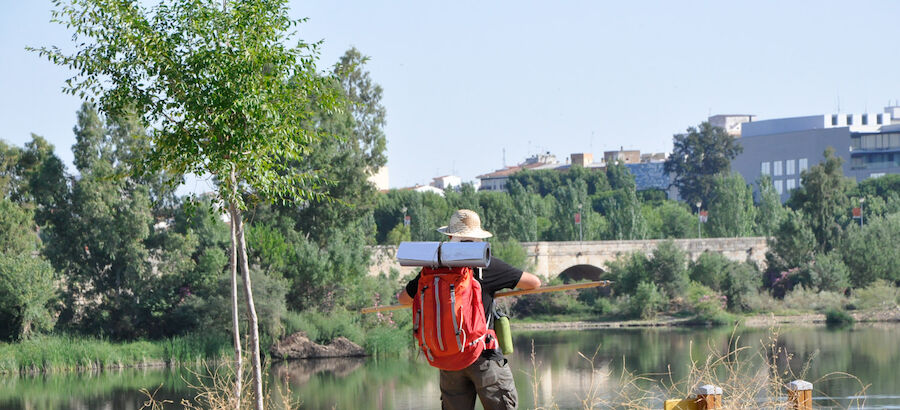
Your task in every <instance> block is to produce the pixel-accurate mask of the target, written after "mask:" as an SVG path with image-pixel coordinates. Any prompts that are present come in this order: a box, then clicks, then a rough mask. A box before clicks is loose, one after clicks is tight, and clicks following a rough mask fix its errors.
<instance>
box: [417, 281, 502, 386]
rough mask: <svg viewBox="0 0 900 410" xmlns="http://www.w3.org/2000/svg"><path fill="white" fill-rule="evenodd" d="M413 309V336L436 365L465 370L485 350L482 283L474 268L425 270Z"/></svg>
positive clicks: (445, 368) (429, 361) (442, 367)
mask: <svg viewBox="0 0 900 410" xmlns="http://www.w3.org/2000/svg"><path fill="white" fill-rule="evenodd" d="M412 308H413V333H414V334H415V337H416V339H417V340H418V341H419V346H420V347H421V349H422V352H423V353H424V354H425V358H426V359H427V360H428V363H429V364H431V365H432V366H434V367H437V368H439V369H443V370H460V369H464V368H466V367H467V366H469V365H470V364H472V363H474V362H475V360H476V359H477V358H478V356H479V355H480V354H481V352H482V351H483V350H484V338H485V335H486V334H487V323H486V320H485V313H484V306H483V305H482V300H481V284H480V283H479V282H478V281H477V280H475V278H474V277H473V271H472V269H471V268H467V267H459V268H429V267H426V268H423V269H422V272H421V276H420V277H419V283H418V288H417V291H416V294H415V295H414V296H413V306H412Z"/></svg>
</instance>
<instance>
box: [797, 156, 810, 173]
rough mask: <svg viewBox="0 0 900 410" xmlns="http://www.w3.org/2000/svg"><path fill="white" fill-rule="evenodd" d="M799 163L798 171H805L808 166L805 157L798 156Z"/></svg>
mask: <svg viewBox="0 0 900 410" xmlns="http://www.w3.org/2000/svg"><path fill="white" fill-rule="evenodd" d="M799 165H800V169H799V172H803V171H806V170H807V169H808V168H809V167H808V166H807V161H806V158H800V161H799Z"/></svg>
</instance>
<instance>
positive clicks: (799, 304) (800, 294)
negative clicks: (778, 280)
mask: <svg viewBox="0 0 900 410" xmlns="http://www.w3.org/2000/svg"><path fill="white" fill-rule="evenodd" d="M846 303H847V298H845V297H844V295H843V293H838V292H830V291H818V290H816V289H812V288H806V287H803V286H802V285H801V286H797V287H795V288H794V290H792V291H791V292H789V293H788V294H786V295H784V301H783V306H784V307H785V308H786V309H791V310H794V311H799V312H809V311H814V312H825V311H827V310H829V309H841V308H842V307H843V306H844V304H846Z"/></svg>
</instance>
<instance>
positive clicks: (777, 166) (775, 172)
mask: <svg viewBox="0 0 900 410" xmlns="http://www.w3.org/2000/svg"><path fill="white" fill-rule="evenodd" d="M773 164H774V165H775V166H774V167H773V168H774V169H773V170H772V175H774V176H776V177H777V176H780V175H781V161H775V162H773Z"/></svg>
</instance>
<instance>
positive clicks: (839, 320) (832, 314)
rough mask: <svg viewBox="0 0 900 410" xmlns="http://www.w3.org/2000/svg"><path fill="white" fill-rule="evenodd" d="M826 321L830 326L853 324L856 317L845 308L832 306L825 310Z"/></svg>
mask: <svg viewBox="0 0 900 410" xmlns="http://www.w3.org/2000/svg"><path fill="white" fill-rule="evenodd" d="M825 323H827V324H828V325H829V326H840V325H852V324H854V323H856V319H854V318H853V316H850V314H849V313H847V312H845V311H843V310H840V309H835V308H830V309H828V310H826V311H825Z"/></svg>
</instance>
